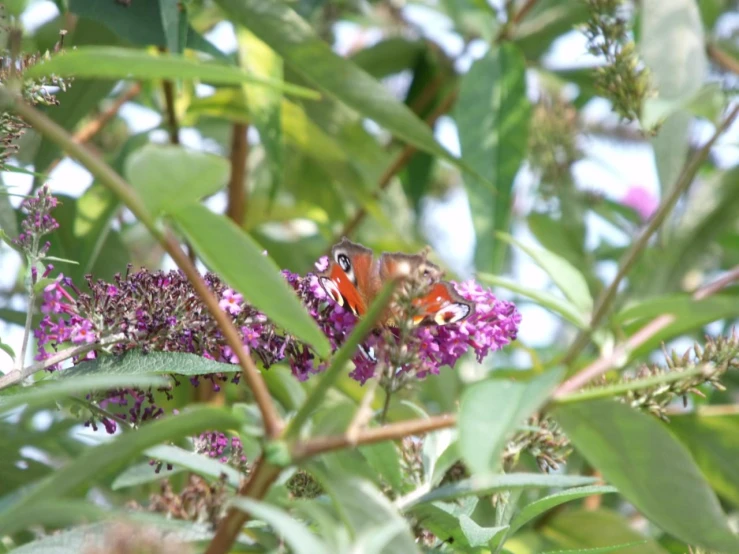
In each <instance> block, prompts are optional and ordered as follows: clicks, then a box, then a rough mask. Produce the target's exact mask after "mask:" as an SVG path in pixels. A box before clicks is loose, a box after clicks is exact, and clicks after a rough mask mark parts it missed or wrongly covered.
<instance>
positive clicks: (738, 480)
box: [670, 413, 739, 506]
mask: <svg viewBox="0 0 739 554" xmlns="http://www.w3.org/2000/svg"><path fill="white" fill-rule="evenodd" d="M670 429H671V430H672V431H673V432H674V433H675V434H676V435H677V436H678V437H679V438H680V440H681V441H682V443H683V444H685V446H687V447H688V449H689V450H690V453H691V454H692V455H693V457H694V458H695V461H696V463H697V464H698V466H699V467H700V468H701V470H702V471H703V474H704V475H705V476H706V478H707V479H708V482H709V483H711V485H712V486H713V488H714V489H716V492H717V493H718V494H719V496H721V497H723V498H725V499H726V500H728V501H729V502H731V503H732V504H733V505H734V506H739V464H737V463H736V444H735V443H736V438H737V437H738V436H739V414H730V415H703V414H701V413H698V414H685V415H676V416H670Z"/></svg>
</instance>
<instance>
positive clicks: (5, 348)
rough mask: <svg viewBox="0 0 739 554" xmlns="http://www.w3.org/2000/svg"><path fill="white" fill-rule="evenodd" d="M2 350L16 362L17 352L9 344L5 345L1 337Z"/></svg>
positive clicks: (0, 345)
mask: <svg viewBox="0 0 739 554" xmlns="http://www.w3.org/2000/svg"><path fill="white" fill-rule="evenodd" d="M0 350H2V351H3V352H5V353H6V354H7V355H8V356H10V358H11V359H13V360H15V350H13V348H12V347H11V346H10V345H9V344H5V343H4V342H3V339H2V337H0Z"/></svg>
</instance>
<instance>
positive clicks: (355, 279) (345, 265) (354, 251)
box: [319, 238, 373, 316]
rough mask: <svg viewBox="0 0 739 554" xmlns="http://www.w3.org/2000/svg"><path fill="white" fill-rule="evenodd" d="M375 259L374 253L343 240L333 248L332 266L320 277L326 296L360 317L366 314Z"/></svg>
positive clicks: (370, 297)
mask: <svg viewBox="0 0 739 554" xmlns="http://www.w3.org/2000/svg"><path fill="white" fill-rule="evenodd" d="M372 258H373V256H372V250H370V249H368V248H365V247H364V246H361V245H359V244H355V243H353V242H351V241H349V240H347V239H346V238H344V239H343V240H342V241H341V242H340V243H338V244H337V245H335V246H334V247H333V248H332V249H331V265H330V266H329V268H328V271H327V272H326V273H324V274H323V275H320V276H319V282H320V283H321V285H322V286H323V288H324V290H325V291H326V293H327V294H328V295H329V296H330V297H331V298H333V300H334V301H335V302H336V303H337V304H339V306H345V307H347V308H349V309H350V310H351V311H352V313H353V314H354V315H357V316H361V315H363V314H365V313H366V312H367V304H368V303H369V302H370V301H371V300H372V295H371V287H370V283H371V281H372V269H373V259H372Z"/></svg>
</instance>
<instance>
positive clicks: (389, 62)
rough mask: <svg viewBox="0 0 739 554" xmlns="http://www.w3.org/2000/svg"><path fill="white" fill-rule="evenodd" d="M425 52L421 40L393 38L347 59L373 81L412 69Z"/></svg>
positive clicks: (363, 49)
mask: <svg viewBox="0 0 739 554" xmlns="http://www.w3.org/2000/svg"><path fill="white" fill-rule="evenodd" d="M425 50H426V46H425V44H424V42H423V41H421V40H409V39H407V38H403V37H399V36H393V37H390V38H387V39H385V40H381V41H380V42H378V43H377V44H373V45H372V46H368V47H367V48H362V49H360V50H358V51H357V52H355V53H354V54H353V55H352V56H351V57H350V58H349V59H350V60H351V61H352V62H353V63H355V64H356V65H357V66H359V67H361V68H362V69H363V70H364V71H366V72H367V73H369V74H370V75H372V77H374V78H375V79H382V78H383V77H387V76H389V75H395V74H396V73H400V72H401V71H405V70H406V69H411V68H413V67H414V66H415V65H416V63H417V61H418V58H419V57H420V56H422V55H423V53H424V52H425Z"/></svg>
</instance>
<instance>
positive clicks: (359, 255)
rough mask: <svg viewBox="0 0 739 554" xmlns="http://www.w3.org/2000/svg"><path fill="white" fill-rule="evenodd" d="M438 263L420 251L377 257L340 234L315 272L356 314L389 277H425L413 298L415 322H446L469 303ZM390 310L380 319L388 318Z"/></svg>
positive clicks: (465, 312) (454, 319)
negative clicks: (419, 292) (445, 278)
mask: <svg viewBox="0 0 739 554" xmlns="http://www.w3.org/2000/svg"><path fill="white" fill-rule="evenodd" d="M442 276H443V272H442V270H441V268H439V266H437V265H435V264H433V263H431V262H429V261H428V260H427V259H426V256H425V255H424V254H404V253H401V252H384V253H383V254H382V255H380V257H379V258H375V256H374V253H373V252H372V250H370V249H369V248H366V247H364V246H362V245H360V244H356V243H353V242H351V241H350V240H349V239H347V238H346V237H344V238H343V239H342V240H341V242H339V243H338V244H336V245H335V246H334V247H333V248H332V249H331V260H330V261H329V266H328V269H327V270H326V271H325V272H323V273H322V274H320V275H319V276H318V278H319V281H320V283H321V286H322V287H323V288H324V290H325V291H326V293H327V294H328V295H329V296H330V297H331V298H332V299H333V300H334V301H335V302H336V303H337V304H339V306H343V307H346V308H348V309H349V310H351V312H352V313H354V315H356V316H362V315H364V314H365V313H366V312H367V308H368V306H369V305H370V304H371V303H372V301H373V300H374V298H375V297H376V296H377V294H378V293H379V292H380V290H381V289H382V286H383V285H384V283H385V282H386V281H387V280H389V279H393V278H404V277H414V278H421V279H425V280H427V281H428V285H429V288H428V290H427V291H426V293H425V294H424V295H423V296H421V297H420V298H417V299H415V300H414V301H413V302H414V304H415V305H416V307H417V308H418V313H417V314H416V315H414V316H413V323H414V324H416V325H448V324H450V323H457V322H459V321H462V320H463V319H465V318H466V317H468V316H469V315H470V314H471V313H472V311H473V306H472V304H471V303H470V302H468V301H466V300H465V299H464V298H462V297H461V296H460V295H459V294H458V293H457V291H456V290H454V287H453V286H452V284H451V283H449V282H448V281H443V280H442ZM392 319H393V314H392V310H390V311H389V312H388V313H387V314H386V315H385V316H384V317H383V319H382V321H381V322H380V323H381V324H388V323H389V322H392Z"/></svg>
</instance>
